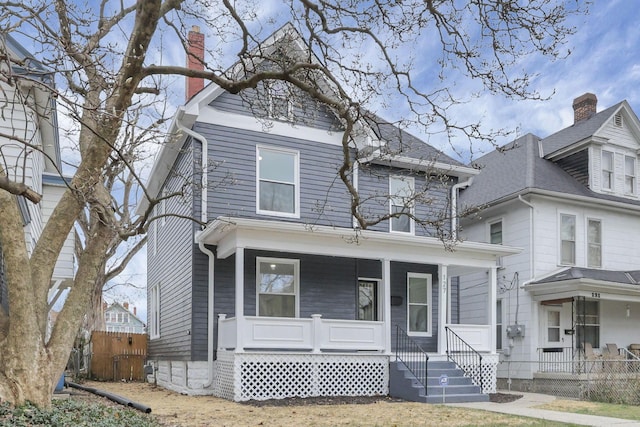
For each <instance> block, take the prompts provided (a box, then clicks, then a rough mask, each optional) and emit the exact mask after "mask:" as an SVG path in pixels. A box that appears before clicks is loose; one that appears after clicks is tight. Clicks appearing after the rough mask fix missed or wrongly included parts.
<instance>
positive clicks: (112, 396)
mask: <svg viewBox="0 0 640 427" xmlns="http://www.w3.org/2000/svg"><path fill="white" fill-rule="evenodd" d="M65 384H66V385H67V386H68V387H71V388H77V389H78V390H84V391H88V392H89V393H93V394H95V395H98V396H101V397H106V398H107V399H109V400H111V401H113V402H116V403H119V404H121V405H124V406H128V407H130V408H134V409H137V410H138V411H142V412H144V413H146V414H150V413H151V408H150V407H148V406H146V405H143V404H141V403H137V402H134V401H132V400H129V399H127V398H126V397H122V396H119V395H117V394H113V393H108V392H106V391H104V390H98V389H97V388H93V387H85V386H83V385H80V384H76V383H72V382H70V381H65Z"/></svg>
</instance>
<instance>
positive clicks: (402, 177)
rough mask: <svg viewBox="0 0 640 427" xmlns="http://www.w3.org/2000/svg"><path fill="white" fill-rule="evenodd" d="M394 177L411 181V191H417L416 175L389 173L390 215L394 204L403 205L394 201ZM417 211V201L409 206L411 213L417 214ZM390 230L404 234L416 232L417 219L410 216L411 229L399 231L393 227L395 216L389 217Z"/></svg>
mask: <svg viewBox="0 0 640 427" xmlns="http://www.w3.org/2000/svg"><path fill="white" fill-rule="evenodd" d="M392 179H398V180H401V181H407V182H409V183H410V187H411V191H412V193H414V194H415V191H416V180H415V178H414V177H412V176H400V175H389V185H388V189H389V215H391V214H393V207H394V206H403V207H404V204H402V205H398V204H396V203H394V202H393V201H394V196H393V194H391V180H392ZM415 212H416V206H415V203H411V204H410V207H409V213H410V214H411V215H415ZM389 232H390V233H398V234H404V235H410V234H415V232H416V224H415V221H414V220H413V218H409V231H399V230H394V229H393V218H389Z"/></svg>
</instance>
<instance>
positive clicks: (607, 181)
mask: <svg viewBox="0 0 640 427" xmlns="http://www.w3.org/2000/svg"><path fill="white" fill-rule="evenodd" d="M602 188H603V189H604V190H613V153H612V152H611V151H605V150H603V151H602Z"/></svg>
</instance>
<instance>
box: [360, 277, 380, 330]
mask: <svg viewBox="0 0 640 427" xmlns="http://www.w3.org/2000/svg"><path fill="white" fill-rule="evenodd" d="M358 320H370V321H377V320H378V281H377V280H358Z"/></svg>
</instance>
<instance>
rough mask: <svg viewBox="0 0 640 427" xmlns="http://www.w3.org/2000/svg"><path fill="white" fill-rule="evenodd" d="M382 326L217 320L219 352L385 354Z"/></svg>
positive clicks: (278, 319)
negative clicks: (272, 351)
mask: <svg viewBox="0 0 640 427" xmlns="http://www.w3.org/2000/svg"><path fill="white" fill-rule="evenodd" d="M385 341H386V340H385V330H384V323H383V322H369V321H360V320H338V319H322V316H321V315H320V314H314V315H312V316H311V318H310V319H301V318H289V317H257V316H245V317H242V318H240V319H237V318H235V317H232V318H229V319H227V318H226V315H224V314H221V315H219V318H218V350H225V349H226V350H229V349H236V351H243V350H245V349H251V350H296V351H311V352H314V353H320V352H322V351H379V352H384V351H385V350H386V347H387V346H386V342H385Z"/></svg>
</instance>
